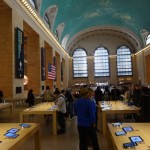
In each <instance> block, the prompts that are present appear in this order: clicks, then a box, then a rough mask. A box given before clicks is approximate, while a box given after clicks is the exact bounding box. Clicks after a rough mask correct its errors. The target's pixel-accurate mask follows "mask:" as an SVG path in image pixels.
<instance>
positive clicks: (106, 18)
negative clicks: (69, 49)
mask: <svg viewBox="0 0 150 150" xmlns="http://www.w3.org/2000/svg"><path fill="white" fill-rule="evenodd" d="M53 5H56V6H57V7H58V12H57V15H56V18H55V22H54V25H53V32H54V31H55V30H56V28H57V27H58V26H59V24H61V23H64V25H65V27H64V30H63V32H62V35H61V39H62V38H63V37H64V36H65V35H67V34H69V39H71V38H72V37H73V36H74V35H76V34H77V33H79V32H81V31H83V30H85V29H88V28H93V27H101V26H106V27H107V26H109V27H110V26H113V27H119V28H123V29H126V30H128V31H130V32H132V33H133V35H135V36H137V37H138V38H139V39H141V40H142V37H141V34H140V30H141V29H146V30H147V31H150V18H149V14H150V0H42V1H41V8H40V15H41V16H42V17H43V16H44V13H45V12H46V11H47V9H48V8H49V7H51V6H53Z"/></svg>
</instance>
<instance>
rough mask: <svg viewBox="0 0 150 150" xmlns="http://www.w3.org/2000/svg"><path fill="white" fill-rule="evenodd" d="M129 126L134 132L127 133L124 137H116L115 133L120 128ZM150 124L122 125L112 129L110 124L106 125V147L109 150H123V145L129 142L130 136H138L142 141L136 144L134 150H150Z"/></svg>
mask: <svg viewBox="0 0 150 150" xmlns="http://www.w3.org/2000/svg"><path fill="white" fill-rule="evenodd" d="M127 126H131V127H132V128H133V129H134V131H131V132H127V134H126V135H122V136H116V135H115V132H117V131H121V130H122V127H127ZM149 135H150V123H123V124H122V126H121V127H113V126H112V124H110V123H109V124H108V146H109V148H108V149H109V150H125V148H123V143H128V142H130V139H129V137H130V136H140V137H141V138H142V139H143V140H144V141H143V142H141V143H138V145H137V146H135V148H130V149H133V150H134V149H136V150H149V149H150V138H149Z"/></svg>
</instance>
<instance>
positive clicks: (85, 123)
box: [74, 87, 99, 150]
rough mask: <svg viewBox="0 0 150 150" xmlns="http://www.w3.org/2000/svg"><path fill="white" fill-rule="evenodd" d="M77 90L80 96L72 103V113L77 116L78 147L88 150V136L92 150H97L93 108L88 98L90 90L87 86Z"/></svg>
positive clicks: (81, 149)
mask: <svg viewBox="0 0 150 150" xmlns="http://www.w3.org/2000/svg"><path fill="white" fill-rule="evenodd" d="M79 92H80V96H81V98H79V99H78V100H76V102H75V103H74V113H75V115H76V116H77V129H78V133H79V149H80V150H88V143H87V138H89V139H90V141H91V143H92V147H93V150H99V145H98V139H97V135H96V130H95V122H96V118H95V108H94V106H93V102H92V101H91V100H90V96H91V94H90V90H89V88H88V87H83V88H81V89H80V91H79Z"/></svg>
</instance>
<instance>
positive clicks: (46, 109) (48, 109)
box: [20, 102, 57, 135]
mask: <svg viewBox="0 0 150 150" xmlns="http://www.w3.org/2000/svg"><path fill="white" fill-rule="evenodd" d="M32 114H34V115H48V114H50V115H52V117H53V134H54V135H56V134H57V117H56V115H57V107H55V105H54V103H53V102H44V103H40V104H37V105H35V106H34V107H31V108H27V109H24V110H22V111H21V112H20V122H21V123H22V122H24V116H25V115H32Z"/></svg>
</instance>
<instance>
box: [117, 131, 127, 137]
mask: <svg viewBox="0 0 150 150" xmlns="http://www.w3.org/2000/svg"><path fill="white" fill-rule="evenodd" d="M115 134H116V136H120V135H126V132H125V131H118V132H115Z"/></svg>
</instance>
